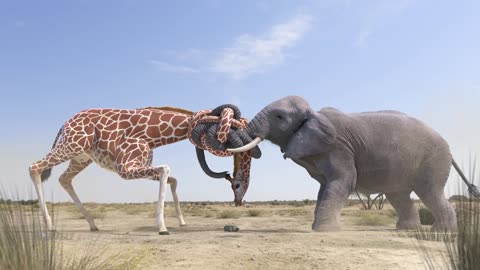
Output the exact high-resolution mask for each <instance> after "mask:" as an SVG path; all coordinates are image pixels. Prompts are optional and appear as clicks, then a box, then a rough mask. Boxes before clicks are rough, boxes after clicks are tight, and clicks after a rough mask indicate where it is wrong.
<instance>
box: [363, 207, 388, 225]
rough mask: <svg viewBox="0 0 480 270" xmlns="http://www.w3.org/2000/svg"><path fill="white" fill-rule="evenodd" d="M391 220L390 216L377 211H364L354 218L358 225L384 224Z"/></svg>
mask: <svg viewBox="0 0 480 270" xmlns="http://www.w3.org/2000/svg"><path fill="white" fill-rule="evenodd" d="M391 222H392V220H391V218H389V217H388V216H386V215H383V214H382V213H379V212H372V211H364V212H362V214H361V215H359V216H358V217H357V219H356V220H355V225H358V226H385V225H388V224H390V223H391Z"/></svg>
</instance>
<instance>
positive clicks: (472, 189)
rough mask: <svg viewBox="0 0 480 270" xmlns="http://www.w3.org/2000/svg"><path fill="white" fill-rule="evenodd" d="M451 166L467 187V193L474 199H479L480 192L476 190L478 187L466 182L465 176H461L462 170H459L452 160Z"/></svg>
mask: <svg viewBox="0 0 480 270" xmlns="http://www.w3.org/2000/svg"><path fill="white" fill-rule="evenodd" d="M452 165H453V167H454V168H455V170H456V171H457V172H458V174H459V175H460V177H461V178H462V180H463V182H465V184H466V185H467V187H468V192H469V193H470V194H471V195H472V196H473V197H475V198H480V191H479V190H478V187H477V186H475V185H474V184H472V183H470V182H469V181H468V179H467V177H465V175H464V174H463V172H462V170H461V169H460V167H458V164H457V162H455V160H454V159H452Z"/></svg>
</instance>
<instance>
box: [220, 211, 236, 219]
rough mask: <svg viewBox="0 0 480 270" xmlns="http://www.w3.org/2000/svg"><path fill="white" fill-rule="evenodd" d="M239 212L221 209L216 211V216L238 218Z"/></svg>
mask: <svg viewBox="0 0 480 270" xmlns="http://www.w3.org/2000/svg"><path fill="white" fill-rule="evenodd" d="M239 217H240V212H238V211H236V210H223V211H221V212H219V213H218V215H217V218H239Z"/></svg>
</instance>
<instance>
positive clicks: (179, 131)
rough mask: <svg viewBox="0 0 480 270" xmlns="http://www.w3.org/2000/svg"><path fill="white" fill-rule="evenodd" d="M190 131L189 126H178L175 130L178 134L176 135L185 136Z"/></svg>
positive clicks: (175, 133)
mask: <svg viewBox="0 0 480 270" xmlns="http://www.w3.org/2000/svg"><path fill="white" fill-rule="evenodd" d="M187 132H188V128H177V129H175V131H174V132H173V134H174V135H175V136H176V137H179V136H184V135H186V134H187Z"/></svg>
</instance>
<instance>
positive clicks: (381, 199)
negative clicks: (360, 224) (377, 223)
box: [355, 189, 385, 210]
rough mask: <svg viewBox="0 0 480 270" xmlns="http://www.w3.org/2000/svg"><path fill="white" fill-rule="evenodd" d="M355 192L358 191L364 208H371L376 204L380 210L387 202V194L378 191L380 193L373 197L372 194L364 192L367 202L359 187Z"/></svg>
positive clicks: (376, 207)
mask: <svg viewBox="0 0 480 270" xmlns="http://www.w3.org/2000/svg"><path fill="white" fill-rule="evenodd" d="M355 192H356V193H357V196H358V199H359V200H360V202H361V203H362V205H363V209H365V210H371V209H372V208H373V206H375V209H378V210H381V209H383V206H384V204H385V194H383V193H378V195H377V196H376V197H374V198H373V199H372V197H371V195H372V194H363V196H365V199H366V202H365V201H364V200H363V199H362V196H361V195H360V193H359V192H358V190H357V189H355Z"/></svg>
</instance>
